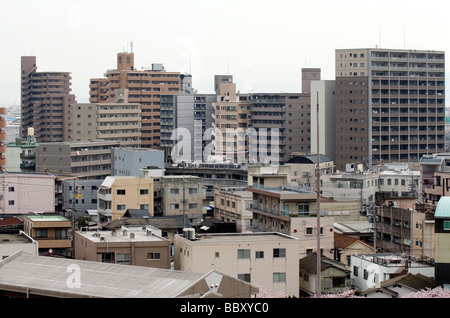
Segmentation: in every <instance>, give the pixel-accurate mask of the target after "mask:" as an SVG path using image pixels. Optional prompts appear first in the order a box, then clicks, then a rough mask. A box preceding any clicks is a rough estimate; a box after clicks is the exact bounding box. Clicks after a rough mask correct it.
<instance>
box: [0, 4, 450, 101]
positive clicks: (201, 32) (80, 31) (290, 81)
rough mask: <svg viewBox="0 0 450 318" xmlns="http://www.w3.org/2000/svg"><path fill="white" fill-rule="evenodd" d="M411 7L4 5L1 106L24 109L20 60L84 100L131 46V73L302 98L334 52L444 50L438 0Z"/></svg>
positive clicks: (329, 68)
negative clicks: (33, 60)
mask: <svg viewBox="0 0 450 318" xmlns="http://www.w3.org/2000/svg"><path fill="white" fill-rule="evenodd" d="M417 4H419V2H418V1H409V2H408V1H395V2H388V1H384V0H383V1H377V2H374V3H371V2H362V1H355V0H346V1H344V2H336V1H328V0H321V1H315V2H313V3H310V2H304V1H293V0H284V1H281V2H277V3H275V2H273V1H266V0H263V1H261V0H260V1H253V0H246V1H241V2H238V1H234V0H233V1H228V2H227V3H225V4H223V5H222V4H218V3H211V2H206V1H201V0H194V1H191V2H183V1H179V0H176V1H171V2H170V3H167V2H154V3H149V2H145V3H143V2H140V1H128V2H126V3H122V2H118V1H109V2H104V1H94V2H92V1H91V2H87V1H73V2H69V3H66V2H58V1H53V0H46V1H38V2H37V1H35V2H33V1H28V0H22V1H8V2H7V3H6V4H4V9H3V10H2V12H0V21H2V23H3V26H4V27H3V28H2V29H1V31H0V35H1V36H0V43H1V45H2V47H3V48H4V51H3V53H2V55H3V60H4V61H5V62H6V63H4V66H3V71H2V72H1V73H0V96H1V98H0V105H1V106H12V105H17V106H19V105H20V57H21V56H26V55H32V56H36V57H37V67H38V72H39V71H46V72H47V71H48V72H50V71H58V72H70V73H71V74H72V93H73V94H75V96H76V98H77V102H87V101H88V99H89V79H90V78H95V77H103V75H104V73H105V70H108V69H113V68H115V64H116V63H115V61H116V55H117V53H119V52H122V51H128V52H129V51H131V49H132V50H133V52H134V53H135V65H136V67H137V69H140V68H141V67H149V66H151V64H153V63H162V64H163V65H164V67H165V69H166V70H167V71H170V72H181V73H189V74H192V76H193V87H194V88H195V89H197V90H198V92H199V93H213V91H214V75H216V74H230V75H233V77H234V81H235V83H236V88H237V90H238V91H240V92H243V93H248V92H256V93H264V92H287V93H293V92H300V91H301V69H302V68H305V67H306V68H309V67H312V68H320V69H321V70H322V79H323V80H333V79H334V77H335V70H334V52H335V50H336V49H339V48H363V47H367V48H375V47H377V46H379V47H382V48H392V49H403V48H405V49H417V50H419V49H425V50H436V51H447V48H448V47H449V46H450V43H449V41H448V40H446V38H445V31H446V30H448V29H449V24H448V22H446V19H445V10H438V8H444V2H443V1H438V0H434V1H431V2H427V7H428V8H430V9H432V10H423V9H426V8H423V6H420V7H419V6H417ZM419 8H420V9H419ZM131 43H132V44H131ZM446 74H447V73H446Z"/></svg>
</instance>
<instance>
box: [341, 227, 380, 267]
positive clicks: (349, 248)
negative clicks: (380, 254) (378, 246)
mask: <svg viewBox="0 0 450 318" xmlns="http://www.w3.org/2000/svg"><path fill="white" fill-rule="evenodd" d="M371 252H373V247H372V246H371V245H369V244H367V243H366V242H364V241H362V240H360V239H357V238H354V237H351V236H348V235H344V234H340V233H336V232H335V233H334V259H335V260H336V261H338V262H341V263H343V264H345V265H346V266H347V269H349V270H350V269H351V267H350V266H351V263H350V258H351V256H352V255H354V254H355V253H359V254H366V253H367V254H370V253H371Z"/></svg>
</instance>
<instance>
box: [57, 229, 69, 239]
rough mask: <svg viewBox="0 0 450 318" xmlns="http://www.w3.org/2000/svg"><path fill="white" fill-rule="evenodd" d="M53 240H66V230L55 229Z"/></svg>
mask: <svg viewBox="0 0 450 318" xmlns="http://www.w3.org/2000/svg"><path fill="white" fill-rule="evenodd" d="M55 238H56V239H57V240H65V239H67V230H66V229H56V230H55Z"/></svg>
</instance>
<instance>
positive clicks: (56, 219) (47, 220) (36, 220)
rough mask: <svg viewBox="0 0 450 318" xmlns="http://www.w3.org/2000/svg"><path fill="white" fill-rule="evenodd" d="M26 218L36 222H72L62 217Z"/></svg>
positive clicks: (42, 216)
mask: <svg viewBox="0 0 450 318" xmlns="http://www.w3.org/2000/svg"><path fill="white" fill-rule="evenodd" d="M26 217H27V218H29V219H30V220H32V221H35V222H50V221H70V220H69V219H66V218H65V217H63V216H60V215H26Z"/></svg>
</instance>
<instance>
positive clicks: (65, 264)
mask: <svg viewBox="0 0 450 318" xmlns="http://www.w3.org/2000/svg"><path fill="white" fill-rule="evenodd" d="M74 269H79V273H80V275H79V288H74V285H73V284H74V283H76V282H77V281H76V280H75V279H73V278H75V277H76V276H75V275H74V273H75V271H74ZM204 276H205V274H200V273H193V272H185V271H175V270H168V269H158V268H149V267H142V266H129V265H118V264H106V263H100V262H90V261H81V260H75V259H64V258H54V257H45V256H36V255H32V254H29V253H25V252H23V251H19V252H17V253H15V254H13V255H12V256H10V257H9V258H7V259H5V260H3V261H1V262H0V289H1V288H4V286H15V288H17V289H20V288H22V290H26V289H27V288H29V289H30V290H32V291H33V290H35V291H36V290H40V291H42V293H44V294H47V295H51V296H53V297H67V295H73V296H71V297H101V298H110V297H112V298H173V297H176V296H177V295H178V294H179V293H181V292H182V291H184V290H185V289H186V288H188V287H190V286H192V285H193V284H194V283H196V282H197V281H198V280H200V279H201V278H203V277H204Z"/></svg>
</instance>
